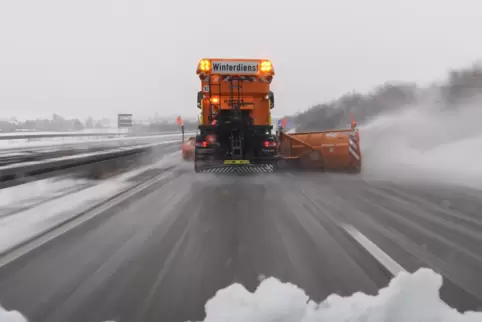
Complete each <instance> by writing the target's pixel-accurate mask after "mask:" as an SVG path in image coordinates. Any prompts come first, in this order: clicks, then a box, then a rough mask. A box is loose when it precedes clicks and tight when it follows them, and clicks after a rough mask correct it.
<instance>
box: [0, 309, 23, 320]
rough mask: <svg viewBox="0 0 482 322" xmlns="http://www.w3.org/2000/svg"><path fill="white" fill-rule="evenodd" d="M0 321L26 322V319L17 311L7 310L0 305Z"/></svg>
mask: <svg viewBox="0 0 482 322" xmlns="http://www.w3.org/2000/svg"><path fill="white" fill-rule="evenodd" d="M0 322H28V320H27V319H26V318H25V317H24V316H23V315H22V314H20V313H19V312H17V311H7V310H5V309H4V308H3V307H2V306H0Z"/></svg>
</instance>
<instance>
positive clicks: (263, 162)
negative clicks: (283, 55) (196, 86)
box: [194, 58, 278, 173]
mask: <svg viewBox="0 0 482 322" xmlns="http://www.w3.org/2000/svg"><path fill="white" fill-rule="evenodd" d="M197 74H198V75H199V78H200V80H201V90H200V91H199V92H198V97H197V105H198V108H199V109H200V110H201V116H200V124H199V134H198V135H197V136H196V147H195V157H194V163H195V170H196V172H223V173H226V172H237V173H239V172H249V173H260V172H261V173H262V172H272V171H274V169H275V168H276V164H277V160H278V158H277V148H278V147H277V138H276V136H275V135H274V134H272V129H273V126H272V124H271V109H272V108H274V95H273V92H272V91H271V90H270V85H271V81H272V80H273V76H274V69H273V66H272V63H271V62H270V61H269V60H263V59H216V58H214V59H202V60H201V61H200V62H199V64H198V68H197Z"/></svg>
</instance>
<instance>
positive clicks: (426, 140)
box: [360, 105, 482, 187]
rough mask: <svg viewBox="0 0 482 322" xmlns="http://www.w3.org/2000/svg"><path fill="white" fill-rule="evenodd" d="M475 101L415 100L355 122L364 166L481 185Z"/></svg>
mask: <svg viewBox="0 0 482 322" xmlns="http://www.w3.org/2000/svg"><path fill="white" fill-rule="evenodd" d="M481 116H482V109H480V108H479V106H475V105H474V106H460V107H457V108H453V109H450V110H443V109H440V108H438V107H436V106H428V107H427V106H414V107H411V108H409V109H405V110H403V111H401V112H397V113H393V114H390V115H384V116H380V117H378V118H376V119H374V120H373V121H372V122H370V123H369V124H367V125H365V126H363V127H361V128H360V136H361V138H360V141H361V148H362V153H363V157H364V161H363V162H364V164H363V167H364V170H365V169H366V170H367V172H369V173H377V174H383V175H393V176H403V177H415V178H420V176H422V177H423V178H424V179H425V178H432V179H433V178H437V179H438V180H445V181H449V182H452V183H457V184H469V185H476V186H478V187H482V167H480V160H482V149H480V147H481V146H482V127H481V123H480V121H479V119H480V117H481Z"/></svg>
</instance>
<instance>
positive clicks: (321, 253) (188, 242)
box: [0, 166, 482, 322]
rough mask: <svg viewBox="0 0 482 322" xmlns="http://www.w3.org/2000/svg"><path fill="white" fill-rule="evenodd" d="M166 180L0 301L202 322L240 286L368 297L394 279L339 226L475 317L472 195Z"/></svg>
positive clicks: (23, 275)
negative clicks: (437, 284)
mask: <svg viewBox="0 0 482 322" xmlns="http://www.w3.org/2000/svg"><path fill="white" fill-rule="evenodd" d="M175 171H176V173H175V175H174V176H172V177H170V178H168V179H165V180H163V181H161V182H158V183H156V184H155V185H154V186H151V187H150V188H148V189H146V190H144V191H142V192H141V193H140V195H136V196H135V197H133V198H131V199H130V200H126V201H125V202H123V203H121V204H119V205H117V206H115V207H113V208H111V209H109V210H107V211H106V212H104V213H102V214H100V215H98V216H97V217H95V218H94V219H92V220H90V221H87V222H86V223H85V224H82V225H80V226H79V227H77V228H75V229H74V230H72V231H70V232H68V233H66V234H64V235H62V236H60V237H58V238H56V239H54V240H52V241H51V242H49V243H47V244H45V245H43V246H42V247H40V248H38V249H35V250H34V251H32V252H30V253H28V254H27V255H25V256H23V257H21V258H19V259H17V260H15V261H13V262H11V263H10V264H7V265H5V266H3V267H2V268H0V304H1V305H2V306H4V307H5V308H7V309H9V310H10V309H15V310H18V311H20V312H21V313H22V314H24V315H25V316H26V317H27V318H28V319H29V320H30V321H32V322H34V321H35V322H43V321H45V322H46V321H49V322H57V321H58V322H65V321H69V322H76V321H79V322H80V321H82V322H85V321H89V322H100V321H117V322H124V321H145V322H148V321H153V322H154V321H156V322H158V321H166V322H167V321H188V320H194V321H195V320H202V319H203V318H204V304H205V303H206V301H207V300H208V299H210V298H211V297H213V296H214V294H215V292H216V291H217V290H219V289H220V288H223V287H226V286H228V285H230V284H231V283H233V282H240V283H242V284H243V285H245V286H246V287H247V288H248V289H249V290H251V291H253V290H254V288H255V287H256V286H257V284H258V283H259V279H260V277H262V276H275V277H277V278H279V279H281V280H282V281H291V282H293V283H295V284H297V285H298V286H300V287H301V288H303V289H304V290H305V291H306V292H307V294H308V295H309V296H310V297H311V298H312V299H313V300H316V301H321V300H323V299H324V298H325V297H326V296H328V295H329V294H332V293H338V294H340V295H350V294H352V293H354V292H357V291H362V292H365V293H369V294H376V292H377V290H378V289H379V288H381V287H384V286H386V285H387V283H388V282H389V280H390V279H391V277H392V275H391V274H390V273H389V272H388V271H387V270H386V269H385V268H384V267H383V266H382V265H380V264H379V262H377V261H376V260H375V259H374V257H373V256H372V255H370V254H369V253H368V252H367V251H366V250H365V249H364V248H362V247H361V246H360V244H358V243H357V242H356V241H355V240H354V239H353V238H352V237H351V236H350V235H349V234H348V233H347V232H346V231H345V230H344V229H343V227H344V226H345V225H347V224H349V225H351V226H353V227H355V228H356V229H357V230H358V231H360V232H361V233H362V234H364V235H365V236H366V237H367V238H369V239H370V240H371V241H372V242H373V243H375V244H376V245H378V247H380V248H381V249H382V250H383V251H384V252H385V253H386V254H388V255H389V256H390V257H391V258H392V259H393V260H395V261H396V262H397V263H398V264H400V265H401V266H403V267H404V268H405V269H406V270H408V271H411V272H412V271H415V270H416V269H418V268H419V267H422V266H423V267H430V268H432V269H434V270H435V271H437V272H439V273H441V274H443V276H444V287H443V288H442V292H441V293H442V298H443V299H444V300H445V301H447V302H448V303H449V304H450V305H451V306H453V307H456V308H458V309H460V310H467V309H470V310H475V309H479V308H480V307H481V303H482V279H480V278H479V277H480V272H481V271H482V255H481V254H482V250H481V249H482V248H481V245H482V234H481V231H482V215H481V214H480V209H482V195H481V194H480V193H479V192H478V191H475V190H471V189H468V188H467V189H466V188H455V187H450V186H441V185H431V184H429V183H420V182H419V183H414V184H408V183H403V184H396V183H391V182H384V181H371V180H366V179H363V178H362V177H361V176H356V175H342V174H308V173H283V174H275V175H262V176H255V177H235V176H226V175H215V174H194V173H193V172H192V170H191V166H187V167H183V166H182V167H180V168H177V170H175ZM153 175H155V173H152V172H150V173H146V174H145V175H144V176H139V178H137V180H143V178H147V177H152V176H153Z"/></svg>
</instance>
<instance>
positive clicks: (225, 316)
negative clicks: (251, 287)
mask: <svg viewBox="0 0 482 322" xmlns="http://www.w3.org/2000/svg"><path fill="white" fill-rule="evenodd" d="M441 286H442V277H441V276H440V275H438V274H436V273H435V272H434V271H432V270H430V269H420V270H418V271H417V272H415V273H413V274H410V273H405V272H404V273H401V274H399V275H398V276H396V277H395V278H393V279H392V281H391V282H390V284H389V285H388V286H387V287H386V288H382V289H380V290H379V292H378V294H377V295H375V296H371V295H367V294H363V293H355V294H353V295H351V296H347V297H341V296H338V295H336V294H332V295H330V296H329V297H327V298H326V299H325V300H324V301H323V302H321V303H319V304H318V303H315V302H313V301H311V300H310V299H309V297H308V296H307V295H306V294H305V292H304V291H303V289H301V288H299V287H297V286H296V285H293V284H290V283H282V282H280V281H279V280H277V279H275V278H272V277H270V278H267V279H265V280H263V281H262V282H261V283H260V285H259V286H258V288H257V289H256V290H255V291H254V293H251V292H249V291H248V290H246V288H244V286H242V285H241V284H232V285H230V286H228V287H226V288H224V289H221V290H219V291H218V292H217V293H216V294H215V296H214V297H213V298H211V299H210V300H209V301H208V302H207V303H206V305H205V311H206V318H205V319H204V320H203V322H227V321H229V322H246V321H249V322H270V321H277V322H386V321H390V322H411V321H413V322H415V321H416V322H476V321H477V322H479V321H482V313H480V312H466V313H463V314H462V313H459V312H457V311H456V310H455V309H453V308H451V307H449V306H448V305H447V304H445V303H444V302H443V301H442V300H441V299H440V297H439V290H440V288H441Z"/></svg>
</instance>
